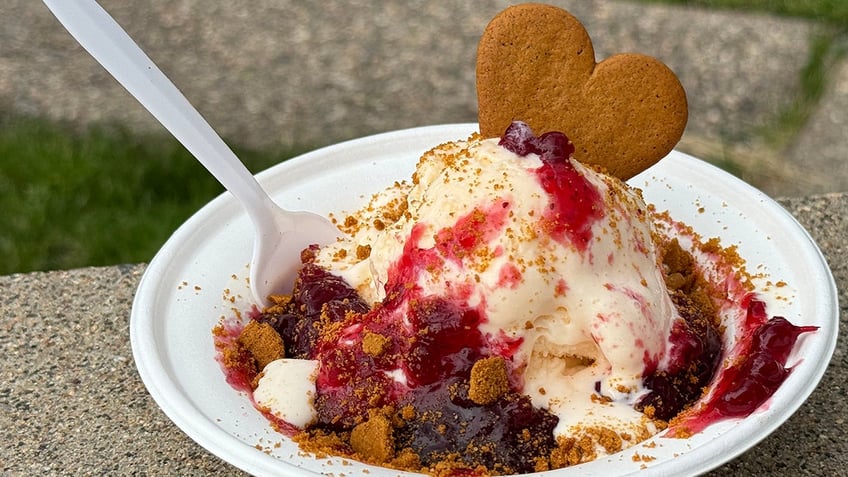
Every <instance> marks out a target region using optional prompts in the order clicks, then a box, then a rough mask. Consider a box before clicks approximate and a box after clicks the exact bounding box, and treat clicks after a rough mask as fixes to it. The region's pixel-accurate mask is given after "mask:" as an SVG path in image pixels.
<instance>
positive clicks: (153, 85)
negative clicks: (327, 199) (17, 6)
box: [44, 0, 339, 305]
mask: <svg viewBox="0 0 848 477" xmlns="http://www.w3.org/2000/svg"><path fill="white" fill-rule="evenodd" d="M44 3H45V4H46V5H47V8H49V9H50V10H51V11H52V12H53V14H54V15H55V16H56V18H58V19H59V22H61V23H62V25H64V27H65V28H66V29H67V30H68V32H69V33H70V34H71V35H72V36H73V37H74V38H76V40H77V41H78V42H79V44H80V45H82V47H83V48H85V49H86V50H87V51H88V52H89V53H90V54H91V56H93V57H94V59H96V60H97V61H98V62H99V63H100V64H101V65H103V67H104V68H106V71H108V72H109V73H111V74H112V76H114V77H115V79H116V80H118V82H119V83H121V85H123V87H124V88H126V89H127V91H129V92H130V94H132V95H133V96H134V97H135V98H136V99H137V100H138V101H139V102H140V103H141V104H142V105H143V106H144V107H145V108H147V110H148V111H150V113H151V114H153V116H154V117H155V118H156V119H157V120H159V122H160V123H162V125H163V126H165V128H166V129H168V131H170V132H171V134H173V135H174V137H175V138H177V140H178V141H180V143H182V145H183V146H185V148H186V149H188V151H189V152H191V153H192V154H193V155H194V157H196V158H197V160H198V161H200V163H201V164H203V166H204V167H206V169H208V170H209V172H211V173H212V175H213V176H215V178H216V179H218V181H219V182H220V183H221V184H222V185H223V186H224V187H225V188H227V190H228V191H230V193H232V194H233V196H235V198H236V199H237V200H238V201H239V202H241V204H242V205H243V206H244V208H245V209H246V210H247V213H248V215H249V216H250V219H251V220H252V221H253V225H254V227H255V229H256V237H255V240H254V249H253V258H252V259H251V263H250V288H251V290H252V292H253V296H254V298H255V299H256V301H257V302H258V303H259V304H261V305H265V304H267V297H268V295H269V294H271V293H284V292H288V291H290V287H291V284H292V283H293V281H294V276H295V274H296V273H297V270H298V268H299V265H300V252H301V250H303V249H304V248H305V247H307V246H309V245H311V244H315V243H317V244H326V243H329V242H331V241H332V240H334V239H335V238H336V237H337V236H338V235H339V231H338V229H337V228H336V227H335V226H334V225H333V224H332V223H330V221H329V220H327V219H325V218H324V217H321V216H320V215H317V214H313V213H309V212H290V211H286V210H283V209H281V208H280V207H278V206H277V205H276V204H275V203H274V201H273V200H272V199H271V198H270V197H269V196H268V194H267V193H265V191H264V190H263V189H262V187H261V186H260V185H259V183H258V182H256V179H255V178H254V177H253V175H251V173H250V171H248V170H247V168H246V167H245V166H244V164H242V162H241V161H240V160H239V159H238V157H236V155H235V154H234V153H233V152H232V150H230V148H229V147H228V146H227V145H226V143H224V141H223V140H222V139H221V138H220V136H218V134H216V133H215V131H214V130H213V129H212V127H211V126H210V125H209V124H208V123H207V122H206V121H205V120H204V119H203V117H202V116H201V115H200V113H199V112H197V110H196V109H194V107H192V105H191V104H190V103H189V102H188V100H187V99H186V98H185V96H183V94H182V93H180V91H179V90H178V89H177V87H176V86H174V84H173V83H171V81H170V80H169V79H168V78H167V77H166V76H165V74H164V73H162V71H160V70H159V68H158V67H157V66H156V65H155V64H154V63H153V61H151V60H150V58H148V56H147V55H146V54H145V53H144V52H143V51H142V50H141V49H140V48H139V47H138V45H136V43H135V42H134V41H133V40H132V39H131V38H130V37H129V35H127V33H126V32H125V31H124V30H123V29H122V28H121V27H120V25H118V24H117V23H116V22H115V20H114V19H112V17H111V16H110V15H109V14H108V13H107V12H106V11H105V10H103V8H101V7H100V5H98V4H97V2H95V1H94V0H44Z"/></svg>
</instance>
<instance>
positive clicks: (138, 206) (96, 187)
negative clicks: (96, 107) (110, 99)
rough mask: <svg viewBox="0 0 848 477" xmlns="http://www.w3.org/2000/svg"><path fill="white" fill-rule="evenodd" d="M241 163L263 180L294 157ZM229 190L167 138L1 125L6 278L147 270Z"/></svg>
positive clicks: (50, 125) (1, 238)
mask: <svg viewBox="0 0 848 477" xmlns="http://www.w3.org/2000/svg"><path fill="white" fill-rule="evenodd" d="M237 153H238V154H239V155H240V157H241V158H242V159H243V160H244V161H245V163H247V165H248V168H250V169H251V170H252V171H254V172H257V171H259V170H262V169H265V168H266V167H269V166H271V165H273V164H275V163H278V162H280V161H281V160H283V159H284V158H286V157H289V156H291V155H293V152H292V153H289V152H286V151H283V152H278V153H256V152H253V151H244V150H239V151H237ZM222 191H223V188H222V187H221V186H220V185H219V184H218V183H217V182H216V181H215V180H214V179H213V178H212V176H211V175H210V174H209V173H208V172H207V171H206V170H205V169H204V168H203V167H202V166H201V165H200V164H199V163H198V162H197V161H196V160H195V159H194V158H193V157H192V156H191V155H190V154H189V153H188V152H187V151H186V150H185V149H184V148H183V147H182V146H181V145H180V144H178V143H177V142H176V140H174V139H173V138H171V137H170V136H167V135H164V133H163V135H137V134H133V133H131V132H129V131H128V130H127V129H125V128H120V127H103V126H93V127H90V128H88V129H86V130H84V131H81V132H79V131H74V130H73V129H71V128H70V127H69V126H67V125H63V124H57V123H55V122H49V121H45V120H40V119H32V118H21V117H14V118H12V117H6V118H2V119H0V210H3V214H2V219H0V257H3V260H2V261H0V275H2V274H9V273H14V272H25V271H33V270H52V269H67V268H74V267H80V266H88V265H107V264H116V263H132V262H142V261H148V260H150V259H151V258H152V257H153V255H154V254H155V252H156V250H157V249H158V248H159V247H160V246H161V245H162V244H163V243H164V241H165V240H166V239H167V238H168V236H169V235H170V234H171V233H172V232H173V231H174V230H175V229H176V227H177V226H178V225H179V224H180V223H182V222H183V221H184V220H185V219H186V218H188V217H189V216H190V215H191V214H192V213H194V212H195V211H197V209H199V208H200V207H201V206H202V205H203V204H204V203H206V202H207V201H209V200H210V199H212V198H213V197H215V196H216V195H217V194H219V193H221V192H222Z"/></svg>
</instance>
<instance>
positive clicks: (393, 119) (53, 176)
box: [0, 0, 848, 275]
mask: <svg viewBox="0 0 848 477" xmlns="http://www.w3.org/2000/svg"><path fill="white" fill-rule="evenodd" d="M550 3H552V4H555V5H559V6H561V7H564V8H566V9H568V10H569V11H571V12H572V13H573V14H574V15H576V16H577V17H578V18H579V19H580V20H581V21H582V22H583V23H584V25H585V26H586V28H587V30H588V31H589V34H590V35H591V37H592V39H593V42H594V46H595V54H596V57H597V59H598V61H600V60H602V59H603V58H605V57H607V56H610V55H611V54H614V53H617V52H628V51H631V52H640V53H645V54H649V55H652V56H656V57H657V58H659V59H661V60H662V61H664V62H665V63H666V64H668V65H669V66H670V67H671V68H672V69H673V70H674V71H675V72H676V73H677V74H678V76H679V77H680V79H681V82H682V83H683V85H684V87H685V88H686V90H687V94H688V99H689V106H690V116H689V123H688V126H687V130H686V133H685V134H684V137H683V140H682V141H681V143H680V145H679V147H678V149H680V150H682V151H684V152H688V153H690V154H693V155H695V156H697V157H700V158H702V159H704V160H707V161H709V162H711V163H714V164H716V165H718V166H719V167H722V168H724V169H726V170H728V171H730V172H731V173H733V174H735V175H737V176H739V177H741V178H742V179H744V180H746V181H748V182H749V183H751V184H753V185H755V186H756V187H758V188H760V189H762V190H763V191H764V192H766V193H767V194H769V195H771V196H773V197H790V196H799V195H811V194H824V193H832V192H848V137H847V136H848V134H846V133H848V2H845V1H843V0H758V1H742V0H697V1H695V0H692V1H685V0H678V1H672V0H668V1H648V0H644V1H642V0H638V1H637V0H632V1H605V0H603V1H602V0H574V1H567V0H561V1H551V2H550ZM101 4H102V5H103V6H104V8H106V9H107V10H108V11H109V12H110V13H111V14H112V15H113V16H114V17H115V18H116V20H118V22H119V23H120V24H121V25H122V26H123V27H124V28H125V29H126V30H127V31H128V32H129V33H130V35H131V36H132V37H133V38H134V39H135V40H136V41H137V42H138V43H139V44H140V46H141V47H142V49H144V50H145V51H146V52H147V53H148V54H149V55H150V56H151V58H152V59H153V60H154V61H155V62H156V63H157V64H158V65H159V66H160V68H161V69H162V70H163V71H165V73H166V74H167V75H168V76H169V77H170V78H171V79H172V80H173V81H174V82H175V83H176V84H177V85H178V87H180V89H181V90H182V91H183V92H184V93H185V95H186V96H187V97H188V99H189V101H191V102H192V103H193V104H194V105H195V106H196V107H197V108H198V109H199V110H200V111H201V113H202V114H203V115H204V116H205V117H206V118H207V120H208V121H209V122H210V123H211V124H212V126H213V127H214V128H215V129H216V130H217V131H218V132H219V133H220V134H221V135H222V136H223V137H224V138H225V140H226V141H227V142H228V143H229V144H230V145H231V146H232V147H233V148H234V149H235V150H236V152H237V154H238V155H239V156H240V157H241V158H242V159H243V160H244V161H245V163H247V165H248V167H249V168H250V169H251V170H252V171H253V172H259V171H261V170H263V169H265V168H267V167H270V166H272V165H274V164H277V163H279V162H280V161H283V160H285V159H286V158H288V157H291V156H293V155H296V154H298V153H302V152H305V151H308V150H311V149H315V148H318V147H321V146H324V145H328V144H331V143H335V142H338V141H341V140H345V139H350V138H354V137H358V136H362V135H368V134H373V133H378V132H383V131H389V130H395V129H402V128H408V127H414V126H422V125H429V124H437V123H456V122H474V121H476V114H477V106H476V104H477V99H476V89H475V83H474V75H475V72H474V64H475V58H476V46H477V41H478V39H479V37H480V34H481V33H482V31H483V29H484V28H485V26H486V24H487V23H488V21H489V20H490V19H491V18H492V17H493V16H494V15H495V14H496V13H497V12H499V11H500V10H502V9H503V8H505V7H506V6H507V5H508V4H509V2H505V1H488V0H487V1H477V2H464V1H456V2H446V1H445V2H428V1H399V0H390V1H382V2H372V1H351V2H341V1H314V0H309V1H303V0H301V1H282V0H279V1H277V0H250V1H247V0H226V1H224V0H132V1H131V0H102V1H101ZM2 11H3V15H2V16H0V24H2V25H0V275H5V274H11V273H19V272H29V271H35V270H51V269H68V268H76V267H83V266H96V265H111V264H119V263H136V262H146V261H148V260H150V259H151V258H152V257H153V255H154V254H155V252H156V250H157V249H158V248H159V247H160V246H161V245H162V243H163V242H164V241H165V240H166V239H167V237H168V236H169V235H170V234H171V233H172V232H173V231H174V230H175V229H176V228H177V227H178V226H179V224H180V223H182V222H183V221H184V220H185V219H186V218H187V217H188V216H189V215H191V214H192V213H193V212H195V211H196V210H197V209H199V208H200V207H201V206H202V205H203V204H204V203H206V202H207V201H209V200H210V199H211V198H213V197H214V196H216V195H217V194H219V193H221V192H222V190H223V189H222V188H221V187H220V186H219V185H218V184H217V182H215V180H214V179H212V177H211V176H210V175H209V174H208V173H207V172H206V171H205V170H204V169H203V168H202V167H201V166H200V165H199V164H198V163H197V162H196V161H195V160H194V159H193V158H192V157H191V156H190V155H189V154H188V153H187V152H186V151H185V150H184V149H183V148H182V146H180V145H179V144H178V143H177V142H176V141H175V140H174V139H172V138H171V137H170V135H169V134H168V133H167V131H165V130H164V128H162V127H161V126H160V125H159V124H158V123H157V122H156V121H155V120H154V119H153V118H152V117H151V116H150V115H149V114H148V113H147V112H146V111H145V110H144V109H143V108H142V107H141V106H140V105H139V104H138V103H136V102H135V100H134V99H133V98H132V97H130V96H129V94H128V93H126V92H125V91H124V90H123V89H122V88H121V87H120V86H119V85H118V84H117V82H115V81H114V80H113V79H112V78H111V76H109V75H108V74H107V73H106V72H105V71H104V70H103V69H102V68H101V67H100V66H99V65H98V64H97V63H96V62H95V61H94V60H93V59H92V58H91V57H89V56H88V54H87V53H85V52H84V51H83V50H82V48H81V47H79V46H78V45H77V43H76V42H75V41H74V40H73V39H72V38H71V37H70V35H69V34H67V33H66V32H65V30H64V29H63V28H62V27H61V25H59V23H58V22H57V21H56V20H55V18H53V16H52V15H51V14H50V13H49V11H48V10H47V9H46V7H44V6H43V5H42V4H41V2H37V1H34V0H4V5H3V7H2ZM339 160H340V161H343V160H344V158H343V157H340V158H339Z"/></svg>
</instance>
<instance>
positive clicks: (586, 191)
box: [215, 123, 811, 474]
mask: <svg viewBox="0 0 848 477" xmlns="http://www.w3.org/2000/svg"><path fill="white" fill-rule="evenodd" d="M570 151H571V146H570V144H569V143H568V141H567V139H566V138H565V136H564V135H562V134H559V133H550V134H547V135H543V136H542V137H536V136H534V135H532V133H531V132H530V130H529V128H528V127H527V126H526V125H524V124H522V123H514V124H513V125H512V126H510V128H509V129H508V130H507V132H506V134H505V135H504V137H503V138H501V139H483V138H481V137H480V136H473V137H472V138H470V139H469V140H467V141H457V142H454V143H447V144H445V145H442V146H439V147H436V148H434V149H433V150H431V151H429V152H427V153H426V154H425V155H424V156H423V157H422V159H421V161H420V162H419V165H418V168H417V169H416V173H415V175H414V176H413V180H412V181H410V182H409V183H407V184H402V183H397V184H395V185H394V186H393V187H391V188H390V189H389V190H388V191H386V192H384V193H382V194H377V195H375V196H374V198H373V200H372V201H371V202H370V203H369V204H368V205H366V206H365V207H363V208H362V209H361V210H360V211H358V212H355V213H352V214H350V215H348V216H346V217H344V218H341V219H340V222H341V224H340V226H341V228H342V230H343V231H344V232H346V239H343V240H342V241H340V242H338V243H336V244H333V245H330V246H327V247H324V248H320V249H319V248H313V249H310V250H307V251H306V252H305V253H304V265H303V268H302V270H301V272H300V275H299V277H298V280H297V282H296V284H295V290H294V293H293V294H292V295H291V296H284V297H283V296H280V297H274V300H275V303H276V305H275V306H272V307H270V308H268V309H266V310H263V311H262V312H256V313H253V314H252V316H251V318H250V320H249V321H248V323H247V325H246V326H245V327H244V330H239V329H238V328H232V327H227V326H225V325H224V324H221V325H219V327H218V328H216V333H215V334H216V340H217V344H218V347H219V349H221V350H222V355H221V359H222V362H223V364H224V366H225V368H226V369H227V372H228V376H229V379H230V382H231V383H234V384H235V385H237V386H239V387H240V389H242V390H244V391H246V392H248V393H251V394H252V396H253V399H254V401H255V403H256V405H257V407H258V408H259V409H260V410H261V411H263V412H265V413H266V414H267V416H268V417H269V419H270V420H271V421H272V422H273V423H274V424H275V426H276V427H277V429H279V430H280V431H281V432H283V433H286V434H288V435H290V436H293V437H294V438H295V439H296V440H297V441H298V442H299V443H300V444H301V445H302V448H303V449H305V450H310V451H313V452H316V453H318V454H327V453H329V454H334V455H344V456H349V457H352V458H356V459H359V460H363V461H365V462H369V463H374V464H377V465H383V466H389V467H394V468H400V469H405V470H414V471H420V472H429V473H435V474H443V473H445V474H449V473H456V472H474V473H479V474H514V473H525V472H533V471H540V470H546V469H551V468H559V467H563V466H568V465H574V464H579V463H582V462H587V461H590V460H592V459H594V458H597V457H598V456H600V455H604V454H609V453H614V452H617V451H619V450H621V449H623V448H626V447H629V446H631V445H634V444H636V443H638V442H640V441H642V440H644V439H646V438H648V437H650V436H652V435H654V434H655V433H657V432H659V431H661V430H663V429H666V428H667V427H668V429H667V431H666V432H667V433H668V434H669V435H677V436H679V437H684V436H686V435H690V434H691V433H693V432H697V431H698V430H699V429H700V428H701V427H703V426H705V425H708V424H709V423H711V422H715V421H716V420H718V419H722V418H724V417H726V416H734V415H736V416H744V415H746V414H747V413H750V412H753V411H754V410H755V409H756V408H757V407H758V406H759V405H760V404H762V403H763V402H764V401H765V399H766V398H767V397H768V396H769V395H770V394H771V393H773V392H774V389H776V385H779V383H780V382H781V381H782V379H784V378H785V376H786V374H787V373H788V371H786V370H785V369H783V365H784V364H785V360H786V353H787V352H788V350H789V349H791V347H792V344H793V343H794V341H795V338H796V337H797V336H798V334H799V333H801V332H805V331H811V329H810V328H797V327H793V326H792V325H789V324H788V322H786V321H785V320H782V319H775V320H768V317H767V315H766V314H765V310H764V309H763V308H762V303H761V302H759V301H757V300H756V297H755V295H753V294H752V286H751V284H750V283H749V282H748V277H746V275H745V273H744V270H743V269H742V268H741V259H740V258H739V257H738V256H736V255H735V254H734V252H733V250H732V249H723V248H721V247H720V246H719V244H717V243H716V242H715V241H710V240H707V241H702V240H701V239H700V238H699V237H697V235H696V234H695V233H694V232H693V231H691V230H688V229H686V228H685V227H684V226H683V225H682V224H678V223H676V222H674V221H672V220H671V219H670V218H668V217H666V216H664V215H663V214H661V213H656V212H655V211H653V210H652V209H651V208H650V207H649V206H647V205H646V204H645V203H644V202H643V201H642V200H641V198H640V197H639V194H638V191H636V190H635V189H631V188H629V187H628V186H627V185H625V184H624V183H623V182H621V181H619V180H618V179H616V178H613V177H610V176H607V175H605V174H602V173H599V172H597V171H594V170H592V169H590V168H586V167H585V166H582V165H581V164H580V163H579V162H576V161H573V160H571V159H569V157H570ZM484 164H485V165H486V167H485V168H484V167H482V166H483V165H484ZM495 164H498V165H495ZM499 167H500V169H499ZM505 169H512V170H515V171H516V172H514V175H515V176H518V177H517V178H515V179H514V181H510V180H503V175H504V170H505ZM554 170H555V171H554ZM484 171H485V172H484ZM490 174H494V175H495V176H498V177H500V178H501V180H498V181H492V180H487V178H490V177H492V176H491V175H490ZM549 174H552V175H555V176H558V177H557V179H556V180H553V181H552V182H551V183H550V186H549V187H548V189H550V190H546V188H545V185H544V184H546V181H545V178H546V177H550V176H549ZM568 176H570V177H569V178H568V179H566V177H568ZM522 179H528V180H527V185H526V187H533V186H534V185H535V192H533V191H527V190H523V189H522V185H520V184H523V182H522ZM478 182H479V183H478ZM563 183H568V184H569V186H568V188H567V189H560V190H556V187H554V185H556V184H563ZM579 184H582V187H583V188H582V190H581V193H580V194H579V195H568V194H566V195H564V196H563V195H562V194H560V193H561V192H564V191H572V190H575V189H579V188H580V187H581V186H580V185H579ZM442 187H447V188H448V190H450V191H452V192H451V193H449V194H445V193H444V190H443V188H442ZM454 187H463V188H464V189H463V190H466V191H468V192H469V193H470V194H471V196H470V197H468V196H465V197H462V199H464V200H453V201H451V203H452V204H453V205H451V206H448V209H447V210H446V209H444V208H443V207H444V205H442V206H437V205H435V204H430V199H431V195H432V197H435V198H445V197H447V198H455V197H457V195H456V194H458V189H454ZM515 191H522V192H524V194H520V195H516V196H513V195H512V193H513V192H515ZM528 196H529V197H533V196H538V201H536V202H535V203H534V201H532V200H530V201H528V202H530V203H529V204H522V203H520V202H522V201H523V200H524V198H526V197H528ZM552 198H553V199H552ZM575 198H576V199H579V201H580V203H581V204H582V206H581V205H574V204H572V205H571V206H570V207H563V208H560V207H558V206H556V201H557V200H563V201H568V200H571V199H575ZM551 203H554V204H555V206H554V208H553V209H551V208H550V204H551ZM451 207H454V208H455V209H456V210H451V209H450V208H451ZM523 207H526V209H524V208H523ZM563 210H569V211H575V210H578V211H580V213H578V214H575V215H573V216H572V217H570V218H569V219H568V220H569V221H568V222H567V223H568V224H570V225H569V227H564V228H561V227H557V226H556V224H560V225H562V222H560V221H559V220H557V221H554V223H552V222H549V221H550V218H551V217H552V216H551V215H550V214H554V215H556V214H559V215H558V217H559V216H561V215H562V213H561V212H562V211H563ZM469 211H470V212H469ZM438 212H442V213H438ZM440 221H441V223H440ZM445 223H447V224H452V225H449V226H446V225H444V224H445ZM481 224H482V225H481ZM507 230H512V232H508V233H507V232H506V231H507ZM501 231H503V232H504V233H503V234H501V233H500V232H501ZM530 237H532V239H530ZM378 244H379V247H377V245H378ZM534 247H535V248H536V250H534ZM378 248H379V250H381V252H379V253H384V254H386V255H385V256H382V257H381V256H380V255H379V253H378V252H376V250H377V249H378ZM381 272H383V273H384V274H383V273H381ZM546 282H547V283H546ZM525 286H526V287H529V288H527V289H523V287H525ZM381 290H382V291H383V292H382V293H381V292H380V291H381ZM728 290H733V292H732V293H730V292H729V291H728ZM510 296H513V297H515V296H517V297H519V298H517V299H514V300H510V299H509V297H510ZM728 297H730V298H729V299H728ZM590 298H591V299H590ZM583 299H586V302H588V303H590V305H587V308H586V310H585V311H583V310H581V309H580V308H581V304H580V302H581V301H582V300H583ZM740 317H741V318H740ZM728 319H732V320H736V319H743V322H742V323H744V326H741V327H740V328H739V330H740V333H742V334H743V335H748V336H755V338H753V339H748V340H744V339H739V338H738V337H737V339H736V342H737V344H736V345H734V350H732V351H733V352H728V350H727V349H726V347H725V346H724V345H723V341H724V338H726V337H723V336H722V335H723V333H724V332H723V329H722V328H723V323H725V322H726V320H728ZM749 333H750V334H749ZM758 335H760V336H770V335H773V336H780V337H781V339H782V341H781V343H782V344H780V345H777V344H774V343H772V344H764V343H768V342H770V341H769V340H762V339H759V338H756V336H758ZM752 349H760V351H751V350H752ZM734 353H735V354H734ZM749 357H753V358H755V359H749ZM727 360H731V361H733V364H732V365H728V364H727V363H724V361H727ZM266 362H267V363H270V364H267V365H266V364H265V363H266ZM763 362H767V364H768V365H767V366H766V367H771V368H774V369H775V371H774V372H769V373H765V374H762V375H760V374H757V373H755V372H753V371H752V368H754V367H756V368H757V369H761V368H763V366H761V365H759V366H752V363H763ZM292 369H293V370H295V372H291V371H289V370H292ZM719 369H721V370H719ZM717 371H718V372H717ZM764 378H765V379H764ZM729 387H732V388H733V389H738V390H740V392H739V393H737V394H736V395H731V394H730V393H728V392H725V390H726V388H729ZM706 388H712V389H719V390H721V391H719V392H712V393H706V394H705V393H704V389H706ZM756 390H765V392H764V393H760V394H759V395H755V394H756ZM728 398H730V399H728ZM699 400H700V401H699ZM281 404H282V405H281ZM669 426H670V427H669Z"/></svg>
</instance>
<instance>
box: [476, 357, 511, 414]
mask: <svg viewBox="0 0 848 477" xmlns="http://www.w3.org/2000/svg"><path fill="white" fill-rule="evenodd" d="M508 391H509V376H508V374H507V369H506V361H505V360H504V359H503V358H502V357H500V356H493V357H491V358H483V359H481V360H478V361H477V362H476V363H474V366H472V367H471V382H470V387H469V389H468V397H469V398H471V400H472V401H474V402H475V403H477V404H480V405H486V404H491V403H493V402H495V401H497V400H498V399H499V398H500V397H501V396H503V395H504V394H505V393H506V392H508Z"/></svg>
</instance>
